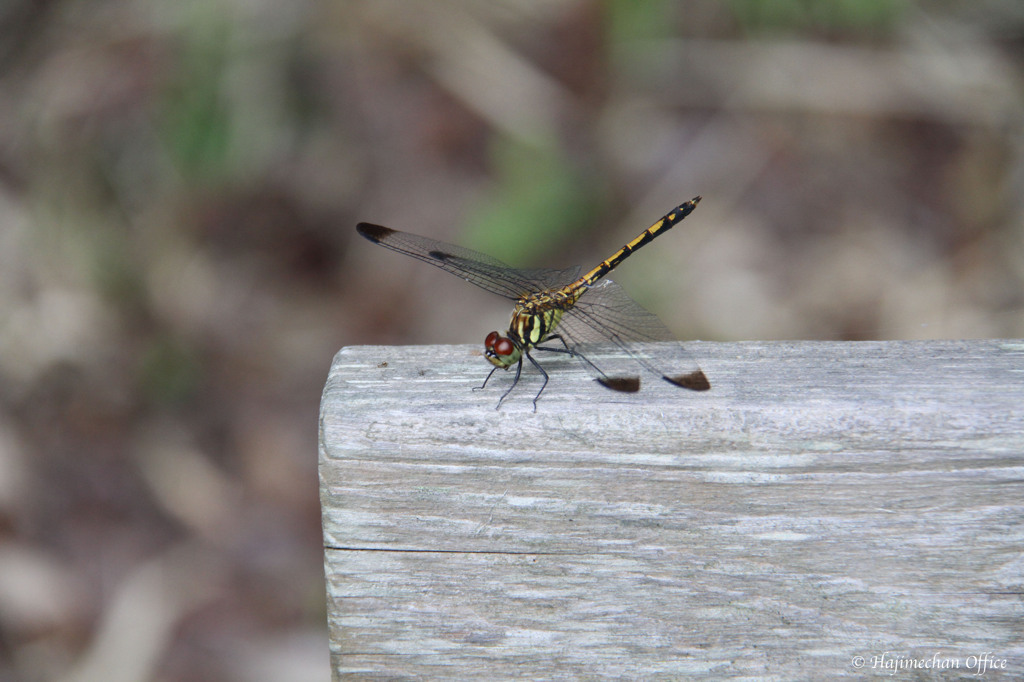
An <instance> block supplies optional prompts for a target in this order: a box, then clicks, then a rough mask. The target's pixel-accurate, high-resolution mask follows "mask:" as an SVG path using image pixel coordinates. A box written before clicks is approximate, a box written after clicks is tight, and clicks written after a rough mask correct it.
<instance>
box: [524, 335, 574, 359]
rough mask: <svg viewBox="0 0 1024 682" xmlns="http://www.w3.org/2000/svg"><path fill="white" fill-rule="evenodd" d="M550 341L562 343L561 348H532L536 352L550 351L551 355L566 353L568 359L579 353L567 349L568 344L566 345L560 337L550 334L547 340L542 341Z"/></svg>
mask: <svg viewBox="0 0 1024 682" xmlns="http://www.w3.org/2000/svg"><path fill="white" fill-rule="evenodd" d="M551 339H558V340H559V341H561V342H562V348H551V347H549V346H534V348H536V349H537V350H546V351H550V352H552V353H567V354H568V355H569V356H570V357H575V356H576V355H579V353H577V352H576V351H574V350H573V349H572V348H569V344H567V343H566V342H565V339H563V338H562V337H561V336H560V335H558V334H552V335H551V336H549V337H548V338H546V339H544V340H545V341H550V340H551Z"/></svg>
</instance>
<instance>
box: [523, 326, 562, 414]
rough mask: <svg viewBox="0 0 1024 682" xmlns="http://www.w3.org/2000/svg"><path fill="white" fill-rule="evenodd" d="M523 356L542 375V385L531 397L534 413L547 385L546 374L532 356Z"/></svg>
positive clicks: (527, 354)
mask: <svg viewBox="0 0 1024 682" xmlns="http://www.w3.org/2000/svg"><path fill="white" fill-rule="evenodd" d="M563 343H565V342H564V341H563ZM524 355H526V357H527V358H529V360H530V362H532V363H533V366H534V367H536V368H537V371H538V372H540V373H541V374H542V375H544V383H543V384H541V385H540V390H539V391H537V395H535V396H533V411H534V412H536V411H537V399H538V398H540V394H541V393H543V392H544V389H545V388H546V387H547V385H548V373H547V372H545V371H544V368H543V367H541V366H540V363H539V362H537V361H536V360H534V359H533V356H532V355H530V354H529V353H524ZM519 364H520V365H522V364H523V361H522V359H520V360H519ZM517 378H518V377H517Z"/></svg>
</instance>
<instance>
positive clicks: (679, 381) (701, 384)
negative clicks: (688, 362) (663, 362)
mask: <svg viewBox="0 0 1024 682" xmlns="http://www.w3.org/2000/svg"><path fill="white" fill-rule="evenodd" d="M662 379H664V380H665V381H667V382H668V383H670V384H674V385H676V386H681V387H683V388H688V389H690V390H691V391H706V390H708V389H709V388H711V382H710V381H708V378H707V377H706V376H704V372H702V371H700V370H699V369H698V370H697V371H695V372H690V373H689V374H680V375H678V376H674V377H662Z"/></svg>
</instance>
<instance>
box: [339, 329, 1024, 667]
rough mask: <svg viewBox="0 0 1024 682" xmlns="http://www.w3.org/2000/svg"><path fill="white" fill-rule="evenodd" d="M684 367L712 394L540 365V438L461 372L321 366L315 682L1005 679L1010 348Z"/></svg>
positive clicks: (378, 360)
mask: <svg viewBox="0 0 1024 682" xmlns="http://www.w3.org/2000/svg"><path fill="white" fill-rule="evenodd" d="M690 348H691V351H692V353H693V355H694V357H695V358H696V359H697V360H698V361H699V362H700V364H701V366H702V367H703V368H704V371H705V372H706V374H707V375H708V378H709V379H710V380H711V383H712V390H711V391H709V392H706V393H691V392H686V391H682V390H680V389H678V388H675V387H672V386H670V385H668V384H666V383H664V382H657V381H654V382H650V381H649V382H648V383H647V384H646V385H645V388H644V390H642V391H641V392H640V393H638V394H633V395H626V394H618V393H614V392H611V391H608V390H607V389H604V388H603V387H601V386H599V385H597V384H595V383H594V382H593V381H592V380H591V379H590V378H589V376H588V375H587V374H586V373H585V372H584V371H583V370H582V369H580V368H579V366H578V365H577V364H576V363H575V362H574V361H572V360H571V359H570V358H562V357H554V358H552V357H544V358H543V361H544V364H545V367H546V368H547V369H548V371H549V373H550V374H551V382H550V384H549V385H548V388H547V391H546V392H545V393H544V396H543V397H542V398H541V400H540V401H539V403H538V409H537V412H536V413H534V412H533V411H532V408H533V406H532V403H531V398H532V396H533V394H534V393H535V392H536V388H537V387H538V386H539V379H538V378H537V376H536V375H535V373H532V372H530V373H526V374H525V375H524V379H523V382H522V385H521V386H520V387H519V388H518V389H517V390H516V392H515V393H514V394H513V395H512V396H510V397H509V399H508V400H507V401H506V402H505V404H504V405H503V406H502V408H501V410H495V409H494V407H495V404H496V402H497V399H498V397H499V396H500V394H501V393H502V391H503V390H504V388H505V387H506V386H507V385H508V382H509V381H510V379H511V377H510V376H506V375H502V376H495V377H494V379H492V382H493V385H490V386H488V388H487V389H486V390H483V391H473V390H471V388H472V387H473V386H476V385H479V383H480V382H481V381H482V379H483V376H484V375H485V374H486V372H487V369H488V365H487V364H486V362H485V361H484V360H483V359H482V358H480V357H479V355H480V353H479V350H478V349H477V348H475V347H474V348H470V347H464V346H459V347H447V346H446V347H440V346H423V347H412V348H410V347H401V348H396V347H359V348H346V349H343V350H342V351H341V352H340V353H338V355H337V356H336V357H335V359H334V364H333V366H332V367H331V372H330V377H329V379H328V381H327V385H326V387H325V390H324V395H323V402H322V407H321V421H320V427H321V434H320V448H321V449H320V477H321V502H322V506H323V524H324V545H325V557H326V558H325V566H326V573H327V583H328V606H329V625H330V637H331V652H332V654H331V655H332V666H333V669H334V674H335V678H336V679H342V678H346V679H347V678H349V677H360V678H362V677H366V678H404V677H418V678H421V679H430V678H448V679H507V678H511V677H520V678H524V679H578V678H595V677H616V676H617V677H622V678H647V679H652V678H657V679H689V678H694V677H705V678H709V679H719V678H725V677H744V676H745V677H751V678H758V679H780V680H781V679H785V680H788V679H830V678H835V677H861V676H863V675H865V673H867V674H869V675H872V676H877V677H879V678H889V674H890V673H892V672H894V670H893V669H892V668H889V667H886V666H892V665H900V666H903V668H902V669H899V670H896V671H895V672H896V676H897V678H898V679H947V678H949V677H950V676H954V677H963V678H968V677H970V676H971V673H975V672H977V670H976V669H972V668H971V665H972V664H973V665H974V667H975V668H976V667H977V666H978V665H979V663H978V658H979V657H982V656H987V658H988V659H989V661H988V663H987V664H986V665H987V667H988V669H987V670H986V671H985V674H984V676H983V677H982V678H980V679H1000V678H1002V679H1020V678H1021V677H1022V676H1024V554H1022V547H1024V523H1022V521H1024V341H1020V340H1015V341H965V342H868V343H824V342H795V343H730V344H716V343H693V344H691V345H690ZM524 372H526V370H524ZM857 656H860V657H863V667H861V668H858V667H856V665H855V657H857ZM880 657H884V658H880ZM971 657H975V658H971ZM856 660H857V661H859V660H860V659H856ZM993 660H994V661H995V663H994V666H995V667H993V663H992V661H993ZM955 661H958V662H959V664H960V666H961V667H960V669H959V670H956V669H954V670H952V671H951V670H948V669H947V670H940V669H936V667H935V666H938V665H942V664H943V662H944V663H945V664H946V665H952V663H953V662H955ZM911 665H927V667H926V668H924V669H920V670H908V669H906V668H907V667H909V666H911ZM1000 666H1005V668H1003V667H1000ZM972 679H979V678H978V677H973V678H972Z"/></svg>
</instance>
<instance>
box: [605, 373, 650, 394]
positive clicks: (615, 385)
mask: <svg viewBox="0 0 1024 682" xmlns="http://www.w3.org/2000/svg"><path fill="white" fill-rule="evenodd" d="M597 383H599V384H601V385H602V386H604V387H605V388H610V389H612V390H613V391H621V392H622V393H636V392H637V391H639V390H640V377H600V378H598V379H597Z"/></svg>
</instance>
